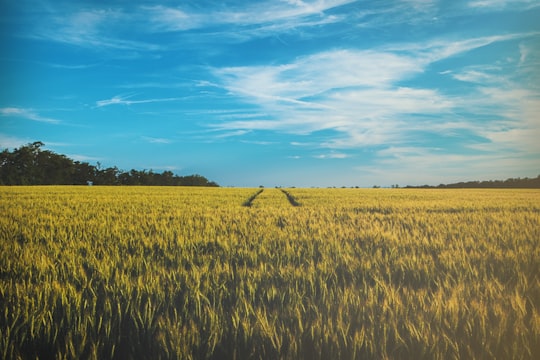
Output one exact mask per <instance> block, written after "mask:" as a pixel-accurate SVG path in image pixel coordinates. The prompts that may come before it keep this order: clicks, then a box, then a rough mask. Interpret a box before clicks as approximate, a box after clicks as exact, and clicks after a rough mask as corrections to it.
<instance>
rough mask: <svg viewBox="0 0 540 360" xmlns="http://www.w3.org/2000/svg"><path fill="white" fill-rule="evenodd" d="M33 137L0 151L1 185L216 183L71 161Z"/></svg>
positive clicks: (200, 177)
mask: <svg viewBox="0 0 540 360" xmlns="http://www.w3.org/2000/svg"><path fill="white" fill-rule="evenodd" d="M44 145H45V144H43V143H42V142H41V141H36V142H33V143H30V144H27V145H24V146H21V147H19V148H16V149H14V150H13V151H9V150H8V149H5V150H3V151H2V152H1V153H0V185H86V184H95V185H156V186H158V185H162V186H219V185H218V184H217V183H215V182H213V181H209V180H208V179H206V178H205V177H204V176H201V175H196V174H195V175H188V176H179V175H175V174H173V173H172V172H171V171H164V172H162V173H156V172H153V171H152V170H150V171H147V170H142V171H140V170H135V169H132V170H130V171H122V170H120V169H118V168H117V167H116V166H114V167H109V168H104V169H102V168H101V166H100V165H99V163H98V165H97V166H94V165H91V164H89V163H87V162H80V161H74V160H72V159H70V158H68V157H67V156H65V155H61V154H56V153H54V152H52V151H49V150H43V149H42V147H43V146H44Z"/></svg>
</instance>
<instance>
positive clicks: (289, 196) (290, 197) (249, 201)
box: [242, 189, 302, 207]
mask: <svg viewBox="0 0 540 360" xmlns="http://www.w3.org/2000/svg"><path fill="white" fill-rule="evenodd" d="M280 190H281V192H282V193H283V194H284V195H285V196H286V197H287V201H289V204H291V205H292V206H295V207H297V206H302V204H300V203H299V202H298V200H296V198H295V197H294V196H293V195H292V194H291V193H289V192H288V191H286V190H283V189H280ZM263 191H264V189H259V190H257V192H255V193H254V194H252V195H251V196H250V197H248V198H247V199H246V201H244V202H243V203H242V206H246V207H251V206H252V205H253V202H254V201H255V199H257V197H258V196H259V195H260V194H261V193H262V192H263Z"/></svg>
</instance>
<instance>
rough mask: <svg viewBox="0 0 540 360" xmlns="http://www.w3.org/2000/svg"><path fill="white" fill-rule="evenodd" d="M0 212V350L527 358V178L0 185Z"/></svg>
mask: <svg viewBox="0 0 540 360" xmlns="http://www.w3.org/2000/svg"><path fill="white" fill-rule="evenodd" d="M293 205H294V206H293ZM0 214H1V216H0V304H2V307H1V311H2V312H1V313H0V351H1V352H2V353H1V357H2V358H5V359H16V358H35V357H37V356H39V358H68V359H75V358H118V359H125V358H164V359H168V358H171V359H176V358H180V359H192V358H193V359H201V358H215V359H246V358H255V359H258V358H263V359H274V358H275V359H277V358H291V359H296V358H306V359H385V358H388V359H403V358H415V359H422V358H424V359H433V358H445V359H452V358H454V359H459V358H478V359H492V358H499V359H509V358H523V359H533V358H537V357H538V356H539V355H540V191H538V190H481V189H475V190H455V189H453V190H433V189H431V190H428V189H423V190H421V189H414V190H412V189H286V192H284V191H281V190H280V189H264V190H263V191H261V190H260V189H247V188H246V189H228V188H176V187H97V186H94V187H82V186H81V187H76V186H65V187H61V186H49V187H47V186H43V187H39V186H37V187H0Z"/></svg>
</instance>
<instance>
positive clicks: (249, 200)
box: [242, 189, 264, 207]
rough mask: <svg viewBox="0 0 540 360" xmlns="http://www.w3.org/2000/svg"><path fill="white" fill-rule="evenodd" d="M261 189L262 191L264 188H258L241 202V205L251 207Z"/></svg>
mask: <svg viewBox="0 0 540 360" xmlns="http://www.w3.org/2000/svg"><path fill="white" fill-rule="evenodd" d="M263 191H264V189H260V190H258V191H257V192H256V193H255V194H253V195H251V196H250V197H249V198H247V200H246V201H244V202H243V203H242V206H247V207H251V205H253V202H254V201H255V199H256V198H257V196H259V195H260V194H261V193H262V192H263Z"/></svg>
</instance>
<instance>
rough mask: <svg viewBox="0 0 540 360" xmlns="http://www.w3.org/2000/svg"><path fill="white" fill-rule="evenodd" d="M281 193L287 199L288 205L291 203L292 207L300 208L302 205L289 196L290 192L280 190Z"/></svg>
mask: <svg viewBox="0 0 540 360" xmlns="http://www.w3.org/2000/svg"><path fill="white" fill-rule="evenodd" d="M281 192H282V193H284V194H285V196H286V197H287V200H289V203H291V205H292V206H302V204H300V203H299V202H298V200H296V198H295V197H294V196H292V195H291V193H290V192H288V191H286V190H283V189H281Z"/></svg>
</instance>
